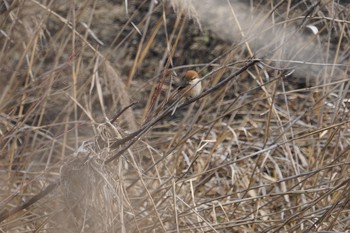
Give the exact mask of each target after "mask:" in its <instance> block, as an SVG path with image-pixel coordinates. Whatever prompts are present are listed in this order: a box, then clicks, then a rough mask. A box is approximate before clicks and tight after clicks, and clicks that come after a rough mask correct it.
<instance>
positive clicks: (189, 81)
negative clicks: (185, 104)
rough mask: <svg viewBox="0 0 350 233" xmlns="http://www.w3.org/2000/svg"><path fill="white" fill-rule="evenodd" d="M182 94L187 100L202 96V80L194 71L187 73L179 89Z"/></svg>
mask: <svg viewBox="0 0 350 233" xmlns="http://www.w3.org/2000/svg"><path fill="white" fill-rule="evenodd" d="M178 91H179V93H180V94H184V96H185V97H186V98H193V97H196V96H198V95H200V93H201V91H202V84H201V79H200V77H199V75H198V73H197V72H196V71H194V70H188V71H186V73H185V75H184V77H183V79H182V81H181V83H180V85H179V89H178Z"/></svg>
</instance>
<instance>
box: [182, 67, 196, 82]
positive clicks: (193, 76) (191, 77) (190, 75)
mask: <svg viewBox="0 0 350 233" xmlns="http://www.w3.org/2000/svg"><path fill="white" fill-rule="evenodd" d="M196 78H199V75H198V73H197V72H196V71H194V70H188V71H186V74H185V79H186V80H187V81H188V82H190V81H192V80H194V79H196Z"/></svg>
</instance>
